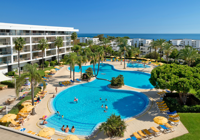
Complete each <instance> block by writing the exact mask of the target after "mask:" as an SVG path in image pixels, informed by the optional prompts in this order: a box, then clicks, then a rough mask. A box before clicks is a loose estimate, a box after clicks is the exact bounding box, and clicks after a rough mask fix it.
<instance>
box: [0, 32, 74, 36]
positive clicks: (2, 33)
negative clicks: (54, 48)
mask: <svg viewBox="0 0 200 140" xmlns="http://www.w3.org/2000/svg"><path fill="white" fill-rule="evenodd" d="M0 35H71V33H17V34H15V33H5V32H0Z"/></svg>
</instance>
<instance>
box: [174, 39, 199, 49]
mask: <svg viewBox="0 0 200 140" xmlns="http://www.w3.org/2000/svg"><path fill="white" fill-rule="evenodd" d="M170 41H171V43H172V45H173V46H176V48H177V50H181V49H184V48H185V46H186V45H189V46H192V47H193V48H195V49H197V50H200V40H192V39H171V40H170Z"/></svg>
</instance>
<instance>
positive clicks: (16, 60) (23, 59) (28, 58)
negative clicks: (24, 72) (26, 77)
mask: <svg viewBox="0 0 200 140" xmlns="http://www.w3.org/2000/svg"><path fill="white" fill-rule="evenodd" d="M19 60H20V61H26V60H30V57H27V58H20V59H19ZM13 61H14V62H18V59H14V60H13Z"/></svg>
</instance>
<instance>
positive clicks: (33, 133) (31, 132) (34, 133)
mask: <svg viewBox="0 0 200 140" xmlns="http://www.w3.org/2000/svg"><path fill="white" fill-rule="evenodd" d="M27 133H29V134H32V135H36V134H37V133H36V132H33V131H28V132H27Z"/></svg>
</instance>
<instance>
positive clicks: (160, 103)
mask: <svg viewBox="0 0 200 140" xmlns="http://www.w3.org/2000/svg"><path fill="white" fill-rule="evenodd" d="M164 103H165V101H162V102H156V104H159V105H161V104H164Z"/></svg>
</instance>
